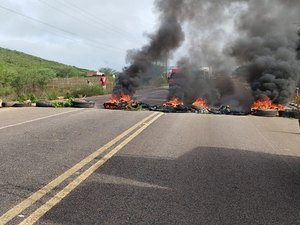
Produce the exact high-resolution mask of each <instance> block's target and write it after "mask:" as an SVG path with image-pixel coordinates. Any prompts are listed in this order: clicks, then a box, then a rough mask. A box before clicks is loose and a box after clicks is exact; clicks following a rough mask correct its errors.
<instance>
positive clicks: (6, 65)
mask: <svg viewBox="0 0 300 225" xmlns="http://www.w3.org/2000/svg"><path fill="white" fill-rule="evenodd" d="M103 69H104V70H105V72H106V73H107V74H108V75H110V74H111V73H113V72H115V71H114V70H112V69H109V68H103ZM87 71H88V70H86V69H81V68H77V67H74V66H69V65H64V64H61V63H57V62H54V61H49V60H44V59H41V58H39V57H35V56H31V55H28V54H25V53H22V52H18V51H12V50H9V49H4V48H0V99H2V100H3V101H25V100H31V101H33V102H34V101H37V100H38V99H47V100H54V99H57V98H58V97H59V96H64V97H66V98H71V97H72V98H77V97H80V96H93V95H101V94H105V93H110V92H111V89H112V86H113V84H112V83H113V79H112V77H108V85H107V86H108V88H107V89H106V90H105V91H104V90H103V89H102V87H101V86H100V83H99V78H98V77H91V78H90V77H89V78H88V77H86V74H87ZM87 80H89V81H90V82H91V84H90V85H89V84H88V83H87Z"/></svg>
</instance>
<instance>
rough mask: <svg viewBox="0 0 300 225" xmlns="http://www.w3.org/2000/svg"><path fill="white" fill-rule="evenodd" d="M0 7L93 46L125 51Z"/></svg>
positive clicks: (0, 6) (3, 7)
mask: <svg viewBox="0 0 300 225" xmlns="http://www.w3.org/2000/svg"><path fill="white" fill-rule="evenodd" d="M0 8H2V9H4V10H6V11H9V12H11V13H14V14H17V15H19V16H22V17H25V18H26V19H29V20H32V21H35V22H38V23H40V24H43V25H45V26H48V27H51V28H52V29H55V30H58V31H60V32H63V33H66V34H69V35H71V36H75V37H79V38H81V39H85V40H87V41H88V42H90V43H92V44H93V45H94V46H95V47H98V48H102V47H101V46H99V45H102V46H104V47H106V48H110V49H116V50H119V51H122V52H123V51H126V50H125V49H121V48H118V47H116V46H113V45H109V44H106V43H100V42H96V41H94V40H92V39H87V38H82V37H80V36H79V35H78V34H76V33H73V32H70V31H68V30H65V29H62V28H59V27H57V26H54V25H52V24H49V23H46V22H44V21H42V20H39V19H37V18H34V17H31V16H27V15H25V14H23V13H20V12H17V11H15V10H13V9H10V8H7V7H5V6H2V5H0Z"/></svg>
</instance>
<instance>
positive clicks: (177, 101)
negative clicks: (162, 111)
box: [164, 97, 183, 107]
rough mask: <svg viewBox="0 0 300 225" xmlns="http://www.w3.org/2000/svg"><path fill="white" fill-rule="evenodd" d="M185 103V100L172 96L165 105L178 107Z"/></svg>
mask: <svg viewBox="0 0 300 225" xmlns="http://www.w3.org/2000/svg"><path fill="white" fill-rule="evenodd" d="M180 105H183V102H182V101H181V100H180V99H179V98H176V97H174V98H172V99H171V100H170V101H168V102H166V103H165V104H164V106H171V107H177V106H180Z"/></svg>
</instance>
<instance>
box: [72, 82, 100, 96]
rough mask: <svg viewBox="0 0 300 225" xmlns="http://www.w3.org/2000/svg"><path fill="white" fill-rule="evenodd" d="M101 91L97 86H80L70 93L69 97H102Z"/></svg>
mask: <svg viewBox="0 0 300 225" xmlns="http://www.w3.org/2000/svg"><path fill="white" fill-rule="evenodd" d="M103 94H104V92H103V89H102V87H100V86H99V85H81V86H79V87H78V88H77V89H75V90H74V91H72V92H71V96H74V97H75V98H79V97H83V96H86V97H89V96H95V95H103Z"/></svg>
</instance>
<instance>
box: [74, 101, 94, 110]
mask: <svg viewBox="0 0 300 225" xmlns="http://www.w3.org/2000/svg"><path fill="white" fill-rule="evenodd" d="M72 106H73V107H75V108H94V107H95V102H93V101H86V100H73V101H72Z"/></svg>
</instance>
